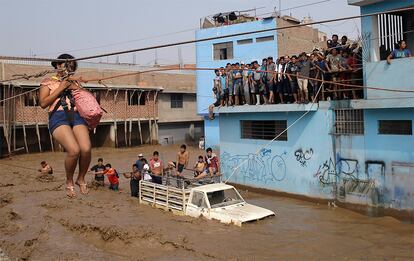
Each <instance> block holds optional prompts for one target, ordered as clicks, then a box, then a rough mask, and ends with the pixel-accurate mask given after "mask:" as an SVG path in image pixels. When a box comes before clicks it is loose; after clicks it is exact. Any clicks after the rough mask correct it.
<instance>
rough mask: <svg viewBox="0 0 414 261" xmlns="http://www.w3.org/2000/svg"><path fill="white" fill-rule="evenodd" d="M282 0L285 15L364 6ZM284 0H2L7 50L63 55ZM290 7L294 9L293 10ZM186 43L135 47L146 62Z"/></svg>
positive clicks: (169, 55)
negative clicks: (155, 46)
mask: <svg viewBox="0 0 414 261" xmlns="http://www.w3.org/2000/svg"><path fill="white" fill-rule="evenodd" d="M321 1H322V0H281V2H282V4H281V8H282V10H285V11H282V14H283V15H290V14H291V15H293V16H294V17H296V18H298V19H303V17H305V16H308V15H310V16H311V17H312V19H313V20H314V21H321V20H326V19H332V18H339V17H346V16H353V15H358V14H359V8H358V7H354V6H348V5H347V0H329V1H326V2H322V3H318V4H315V5H310V6H306V7H301V8H294V9H290V8H293V7H298V6H301V5H305V4H312V3H315V2H321ZM278 6H279V0H255V1H246V0H224V1H223V0H203V1H202V0H150V1H148V0H112V1H109V0H72V1H70V0H66V1H62V0H0V11H1V12H0V13H1V15H0V35H1V40H0V55H13V56H15V55H17V56H33V55H36V56H37V57H49V58H55V57H57V56H58V55H59V54H60V53H63V52H67V53H70V54H72V55H74V56H75V57H80V56H87V55H93V54H99V53H105V52H111V51H119V50H125V49H135V48H140V47H146V46H151V45H158V44H165V43H170V42H178V41H184V40H191V39H194V34H195V30H196V29H198V28H199V26H200V18H202V17H204V16H208V15H214V14H216V13H219V12H227V11H237V10H248V9H252V8H257V14H258V15H259V14H264V13H269V12H272V11H273V10H274V9H275V8H278ZM286 9H290V10H286ZM318 28H319V29H320V30H322V31H324V32H326V33H328V35H331V34H333V33H336V34H338V35H340V36H341V35H348V36H349V37H351V38H352V37H354V38H355V37H357V35H358V32H359V30H360V29H359V28H360V20H359V19H356V20H350V21H341V22H335V23H329V24H326V25H320V26H318ZM178 53H179V50H178V47H171V48H166V49H159V50H157V51H156V52H155V51H153V50H151V51H146V52H140V53H135V61H136V63H137V64H141V65H152V64H154V62H155V60H157V62H158V63H159V64H176V63H178V61H179V59H178ZM181 53H182V57H183V61H184V63H194V62H195V49H194V45H185V46H182V47H181ZM116 61H120V62H125V63H131V62H133V61H134V55H133V54H128V55H123V56H120V57H118V58H117V57H109V58H103V59H102V60H101V62H116Z"/></svg>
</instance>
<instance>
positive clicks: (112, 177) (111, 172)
mask: <svg viewBox="0 0 414 261" xmlns="http://www.w3.org/2000/svg"><path fill="white" fill-rule="evenodd" d="M104 174H105V175H108V180H109V183H111V184H112V185H115V184H118V183H119V180H118V177H117V176H116V172H115V169H109V170H105V171H104Z"/></svg>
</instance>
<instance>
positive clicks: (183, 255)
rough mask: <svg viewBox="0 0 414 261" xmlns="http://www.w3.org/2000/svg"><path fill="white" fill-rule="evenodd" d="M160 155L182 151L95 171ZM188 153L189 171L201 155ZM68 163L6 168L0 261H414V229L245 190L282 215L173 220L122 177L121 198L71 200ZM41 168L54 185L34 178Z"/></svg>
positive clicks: (109, 154)
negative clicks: (48, 169) (234, 220)
mask: <svg viewBox="0 0 414 261" xmlns="http://www.w3.org/2000/svg"><path fill="white" fill-rule="evenodd" d="M155 149H156V150H158V151H160V153H161V154H162V159H163V160H164V161H167V160H175V157H176V151H177V150H178V146H174V147H172V146H168V147H165V146H155V147H143V148H134V149H95V150H94V151H93V163H94V161H96V159H97V158H98V157H103V158H104V160H105V162H110V163H111V164H112V166H113V167H115V168H116V169H118V170H119V171H125V170H129V169H130V168H131V165H132V164H133V163H134V161H135V158H136V156H137V154H138V153H144V154H145V156H146V157H148V158H149V154H150V153H151V152H152V151H153V150H155ZM190 152H191V158H192V160H191V165H192V164H194V162H195V160H196V157H197V156H198V155H199V154H200V153H202V152H200V151H199V150H198V149H194V148H190ZM63 157H64V154H63V153H43V154H31V155H21V156H15V157H13V158H10V159H3V160H0V164H2V165H0V167H1V168H0V174H1V179H0V248H1V250H0V260H16V259H22V260H169V261H171V260H414V225H410V224H406V223H402V222H400V221H397V220H395V219H393V218H390V217H368V216H364V215H362V214H358V213H356V212H352V211H349V210H346V209H341V208H333V207H328V205H325V204H317V203H311V202H305V201H300V200H296V199H291V198H282V197H275V196H268V195H261V194H257V193H252V192H248V191H246V190H243V191H241V194H242V195H243V196H244V198H245V199H246V200H247V201H248V202H250V203H253V204H256V205H259V206H263V207H266V208H269V209H271V210H273V211H275V212H276V213H277V216H276V217H274V218H268V219H265V220H262V221H260V222H257V223H250V224H247V225H244V226H243V227H237V226H234V225H224V224H221V223H219V222H216V221H208V220H204V219H193V218H189V217H182V216H175V215H173V214H171V213H168V212H164V211H161V210H158V209H153V208H151V207H149V206H145V205H139V203H138V200H137V199H136V198H131V197H130V196H129V181H128V180H126V179H125V178H123V177H121V179H120V180H121V181H120V188H121V191H120V192H113V191H109V190H108V189H107V188H100V189H97V190H91V192H90V194H89V195H87V196H80V195H79V193H78V197H77V198H76V199H72V200H69V199H67V198H66V196H65V191H64V188H65V186H64V174H63V172H62V171H63ZM42 160H47V161H48V162H50V163H51V165H52V167H53V168H54V170H55V172H56V173H55V174H54V176H55V179H54V180H53V181H47V180H42V179H36V176H37V173H36V171H34V170H32V169H37V168H38V167H39V162H40V161H42ZM4 164H7V166H6V165H4ZM25 168H27V169H25ZM91 178H92V175H90V176H88V180H89V179H91ZM77 191H78V190H77ZM8 258H9V259H8Z"/></svg>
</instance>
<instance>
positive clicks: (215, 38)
mask: <svg viewBox="0 0 414 261" xmlns="http://www.w3.org/2000/svg"><path fill="white" fill-rule="evenodd" d="M411 10H414V7H406V8H400V9H394V10H388V11H383V12H375V13H369V14H362V15H355V16H348V17H342V18H335V19H328V20H322V21H317V22H310V23H306V24H297V25H290V26H283V27H278V28H271V29H262V30H254V31H249V32H243V33H236V34H230V35H223V36H215V37H208V38H203V39H195V40H187V41H182V42H175V43H169V44H162V45H155V46H148V47H143V48H137V49H131V50H125V51H118V52H110V53H104V54H98V55H91V56H85V57H81V58H76V59H68V60H59V59H51V58H36V57H15V56H0V60H26V61H48V62H50V61H62V62H65V61H83V60H90V59H96V58H101V57H108V56H115V55H122V54H127V53H135V52H142V51H148V50H154V49H160V48H167V47H173V46H179V45H186V44H194V43H200V42H207V41H212V40H219V39H225V38H229V37H236V36H243V35H249V34H256V33H265V32H272V31H278V30H286V29H291V28H298V27H303V26H309V25H317V24H323V23H332V22H337V21H344V20H352V19H357V18H364V17H370V16H377V15H380V14H390V13H395V12H403V11H411Z"/></svg>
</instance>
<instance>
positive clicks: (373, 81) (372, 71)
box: [364, 57, 414, 107]
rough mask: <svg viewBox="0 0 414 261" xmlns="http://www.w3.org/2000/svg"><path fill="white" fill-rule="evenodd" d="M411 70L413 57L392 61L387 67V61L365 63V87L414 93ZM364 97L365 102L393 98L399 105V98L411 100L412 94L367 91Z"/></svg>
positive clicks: (413, 95)
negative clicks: (365, 98)
mask: <svg viewBox="0 0 414 261" xmlns="http://www.w3.org/2000/svg"><path fill="white" fill-rule="evenodd" d="M413 68H414V57H411V58H403V59H394V60H392V63H391V65H388V64H387V61H379V62H367V63H365V65H364V71H365V83H366V86H368V87H380V88H386V89H392V90H410V91H414V74H413ZM366 97H367V100H374V99H375V100H379V99H384V100H385V99H391V98H394V99H399V100H398V102H399V103H401V100H400V99H401V98H412V97H414V93H413V92H411V93H410V92H397V91H396V92H392V91H381V90H374V89H367V91H366ZM410 106H411V107H412V106H414V105H413V104H410Z"/></svg>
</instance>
